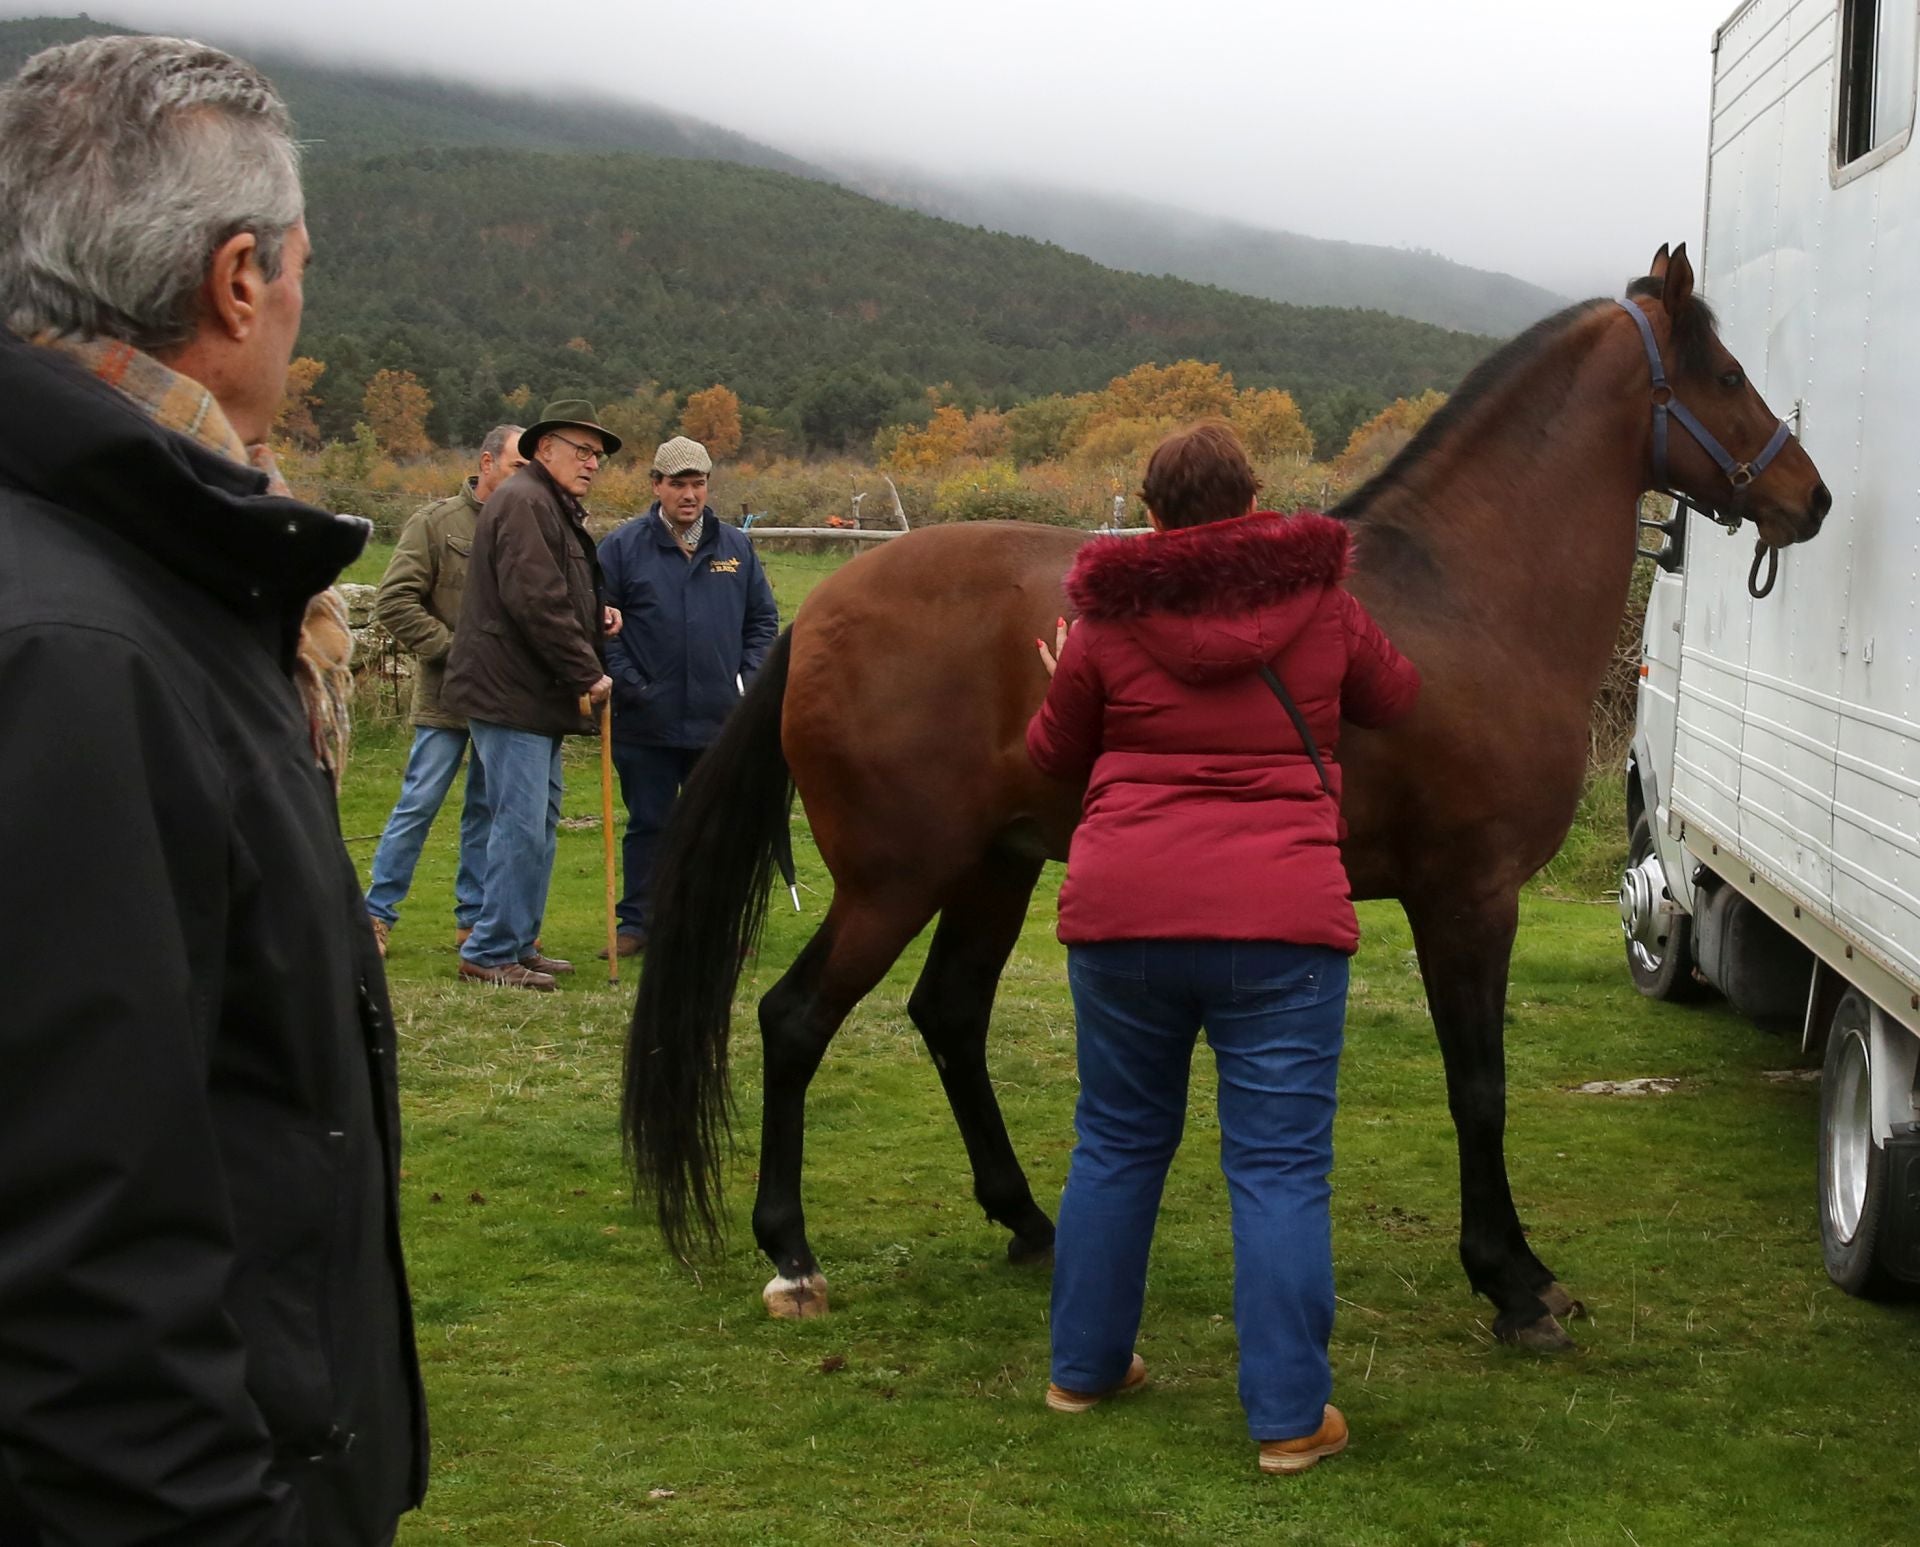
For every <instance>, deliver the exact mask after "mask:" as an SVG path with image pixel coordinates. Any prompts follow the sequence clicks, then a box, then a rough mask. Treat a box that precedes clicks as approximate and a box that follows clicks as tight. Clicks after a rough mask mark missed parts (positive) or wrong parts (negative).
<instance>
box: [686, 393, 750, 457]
mask: <svg viewBox="0 0 1920 1547" xmlns="http://www.w3.org/2000/svg"><path fill="white" fill-rule="evenodd" d="M680 433H681V434H682V435H690V436H692V437H693V439H695V440H697V441H699V442H700V444H701V445H703V446H705V447H706V448H707V454H708V455H709V456H712V457H730V456H732V455H733V454H734V452H736V451H738V450H739V449H740V436H741V429H740V399H739V398H738V397H737V396H736V395H735V394H734V392H733V391H732V389H731V388H728V387H722V386H712V387H709V388H707V390H706V391H704V392H695V393H692V394H690V395H689V396H688V398H687V406H686V407H685V408H684V409H682V410H681V411H680Z"/></svg>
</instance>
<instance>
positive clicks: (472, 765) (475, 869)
mask: <svg viewBox="0 0 1920 1547" xmlns="http://www.w3.org/2000/svg"><path fill="white" fill-rule="evenodd" d="M466 751H467V733H466V732H465V731H455V730H447V729H445V728H444V727H442V726H438V725H422V726H419V727H417V728H416V729H415V730H414V733H413V746H412V748H411V749H410V750H409V751H408V753H407V771H406V772H405V773H404V774H403V775H401V778H400V798H399V800H397V801H396V802H395V803H394V807H393V815H392V816H390V817H388V818H387V826H386V831H384V832H383V833H381V834H380V845H379V847H378V848H376V849H375V850H374V851H373V879H372V880H371V881H370V882H369V883H368V885H367V912H369V913H371V914H372V915H373V916H374V917H375V918H377V919H385V920H386V921H387V922H388V923H389V924H391V923H393V922H394V921H395V920H396V919H398V918H399V917H400V904H401V903H403V902H404V901H406V897H407V893H408V892H409V891H410V890H411V889H412V887H413V871H414V867H415V866H416V865H418V864H419V863H420V851H421V849H423V848H424V847H426V842H427V832H428V829H430V828H431V827H432V826H433V819H434V818H435V817H437V816H438V815H439V814H440V807H441V806H442V805H443V804H444V803H445V802H446V798H447V791H449V790H450V789H452V788H453V781H454V777H455V775H457V774H458V773H459V772H460V759H461V758H462V757H464V756H465V755H466ZM490 824H491V813H490V812H489V811H488V809H487V777H486V774H485V773H484V772H482V770H481V767H480V759H479V757H478V756H475V757H473V758H471V759H469V760H468V762H467V790H466V795H465V798H464V799H463V800H462V802H461V805H460V872H459V874H458V875H456V876H455V877H454V880H453V921H454V923H455V924H457V925H458V926H459V927H460V928H462V929H471V928H472V927H473V921H474V920H475V919H477V918H478V917H479V916H480V895H481V893H480V880H481V877H482V876H483V875H484V874H485V873H486V868H487V828H488V827H489V825H490Z"/></svg>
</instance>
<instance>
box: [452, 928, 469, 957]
mask: <svg viewBox="0 0 1920 1547" xmlns="http://www.w3.org/2000/svg"><path fill="white" fill-rule="evenodd" d="M472 933H473V931H472V930H471V929H468V928H466V927H464V926H461V925H456V926H455V927H454V931H453V948H454V949H455V950H456V951H457V950H459V949H460V947H461V946H463V945H465V944H466V943H467V937H468V936H469V935H471V934H472Z"/></svg>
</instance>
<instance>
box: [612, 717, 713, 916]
mask: <svg viewBox="0 0 1920 1547" xmlns="http://www.w3.org/2000/svg"><path fill="white" fill-rule="evenodd" d="M705 750H706V749H705V748H703V747H646V746H641V745H639V744H638V743H635V742H621V741H616V742H614V744H613V766H614V767H615V768H616V769H617V770H618V771H619V774H620V799H621V801H622V803H623V804H624V805H625V806H626V808H627V830H626V834H625V835H624V836H623V837H622V838H621V840H620V875H621V881H622V884H623V889H624V892H625V895H624V896H622V897H621V899H620V907H619V909H618V915H619V919H620V933H621V934H623V935H634V936H637V937H639V938H640V939H643V940H644V939H645V938H646V935H647V931H648V930H649V929H650V928H651V927H652V925H653V862H654V857H655V855H656V854H657V853H658V852H659V848H660V830H661V829H662V828H664V827H665V826H666V825H667V817H668V815H669V814H670V813H671V812H672V810H673V802H674V799H675V797H677V796H678V795H679V793H680V786H681V785H683V784H685V783H686V782H687V775H688V774H690V773H692V772H693V765H694V764H695V763H697V762H699V761H700V754H701V753H702V752H703V751H705Z"/></svg>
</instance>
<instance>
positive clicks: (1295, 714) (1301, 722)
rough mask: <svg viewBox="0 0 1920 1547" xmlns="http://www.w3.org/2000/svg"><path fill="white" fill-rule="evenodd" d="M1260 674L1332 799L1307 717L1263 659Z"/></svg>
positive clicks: (1331, 789)
mask: <svg viewBox="0 0 1920 1547" xmlns="http://www.w3.org/2000/svg"><path fill="white" fill-rule="evenodd" d="M1260 675H1261V677H1262V678H1263V679H1264V680H1265V682H1266V684H1267V686H1268V687H1270V688H1272V689H1273V696H1274V697H1275V698H1277V699H1279V700H1280V707H1281V708H1282V709H1284V710H1286V711H1287V718H1288V719H1289V720H1291V721H1293V728H1294V730H1295V732H1296V733H1297V734H1298V735H1299V737H1300V744H1301V745H1302V746H1303V747H1305V748H1306V749H1307V756H1308V757H1310V758H1312V759H1313V771H1314V772H1315V773H1317V774H1318V775H1320V788H1321V789H1323V790H1325V791H1326V792H1327V799H1329V800H1332V799H1333V798H1334V796H1333V781H1332V780H1331V779H1329V778H1328V777H1327V765H1326V764H1325V763H1323V762H1321V761H1320V747H1319V744H1318V743H1317V742H1316V741H1315V740H1314V739H1313V732H1312V731H1310V730H1308V729H1307V717H1306V716H1305V715H1304V714H1302V713H1301V712H1300V707H1299V705H1297V704H1296V703H1294V701H1293V698H1292V696H1291V695H1290V694H1289V693H1288V692H1287V689H1286V684H1285V683H1283V682H1281V680H1280V679H1279V678H1278V677H1276V676H1275V675H1274V674H1273V668H1272V667H1271V666H1269V665H1268V664H1267V663H1266V662H1265V661H1262V662H1261V663H1260Z"/></svg>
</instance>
